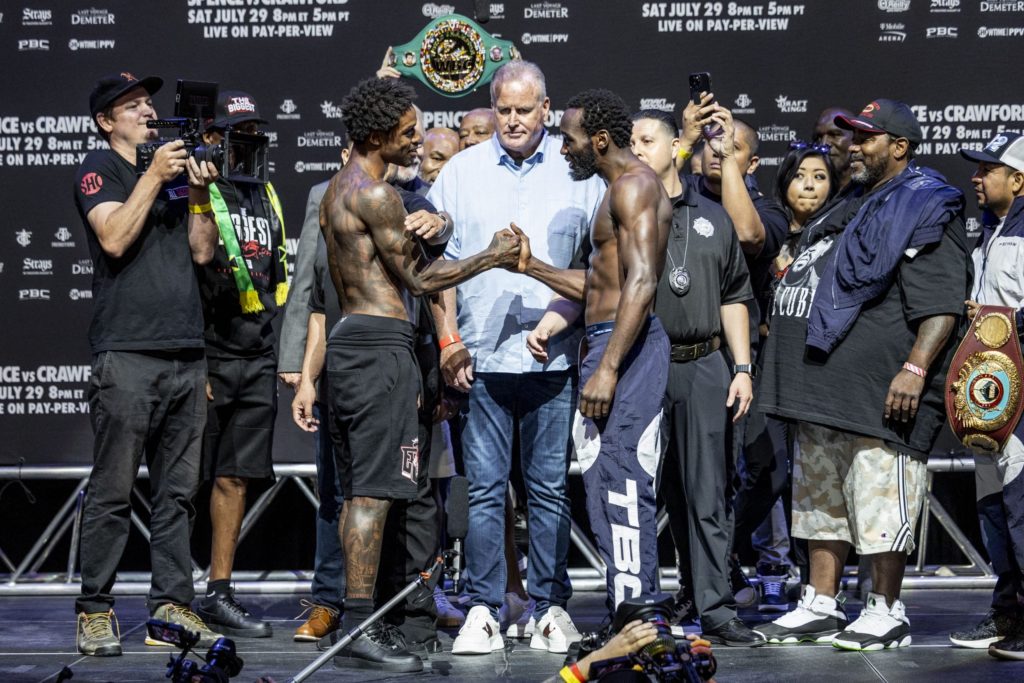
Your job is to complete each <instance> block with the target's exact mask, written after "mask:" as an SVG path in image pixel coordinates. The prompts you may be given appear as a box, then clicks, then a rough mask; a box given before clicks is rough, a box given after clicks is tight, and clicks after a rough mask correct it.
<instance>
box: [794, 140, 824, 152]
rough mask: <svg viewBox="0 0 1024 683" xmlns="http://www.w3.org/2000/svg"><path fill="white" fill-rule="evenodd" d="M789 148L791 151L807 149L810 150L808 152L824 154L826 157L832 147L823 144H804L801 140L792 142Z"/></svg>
mask: <svg viewBox="0 0 1024 683" xmlns="http://www.w3.org/2000/svg"><path fill="white" fill-rule="evenodd" d="M789 148H790V149H791V150H799V149H808V148H810V150H811V151H812V152H817V153H818V154H825V155H828V153H829V152H831V151H832V146H831V145H824V144H816V143H811V142H804V141H803V140H794V141H793V142H791V143H789Z"/></svg>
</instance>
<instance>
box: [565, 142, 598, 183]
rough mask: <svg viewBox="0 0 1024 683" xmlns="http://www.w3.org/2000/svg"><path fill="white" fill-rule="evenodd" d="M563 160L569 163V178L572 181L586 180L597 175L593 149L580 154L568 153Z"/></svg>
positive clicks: (595, 155) (595, 157)
mask: <svg viewBox="0 0 1024 683" xmlns="http://www.w3.org/2000/svg"><path fill="white" fill-rule="evenodd" d="M565 158H566V160H568V162H569V177H570V178H572V179H573V180H577V181H579V180H586V179H587V178H592V177H593V176H594V175H595V174H596V173H597V154H595V153H594V148H593V147H590V148H588V149H587V150H586V151H585V152H581V153H580V154H573V153H571V152H570V153H569V154H566V155H565Z"/></svg>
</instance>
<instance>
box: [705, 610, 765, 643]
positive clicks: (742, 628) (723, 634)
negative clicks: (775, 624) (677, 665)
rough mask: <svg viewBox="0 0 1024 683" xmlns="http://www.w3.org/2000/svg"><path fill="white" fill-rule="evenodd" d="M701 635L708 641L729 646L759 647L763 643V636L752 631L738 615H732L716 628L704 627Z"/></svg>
mask: <svg viewBox="0 0 1024 683" xmlns="http://www.w3.org/2000/svg"><path fill="white" fill-rule="evenodd" d="M701 637H702V638H704V640H706V641H708V642H710V643H716V644H720V645H728V646H729V647H759V646H761V645H764V644H765V638H764V636H762V635H761V634H760V633H758V632H757V631H752V630H751V629H750V627H749V626H747V625H746V624H744V623H743V622H742V621H740V620H739V618H738V617H733V618H732V619H730V620H729V621H727V622H725V623H724V624H722V625H721V626H718V627H716V628H709V629H704V632H703V633H701Z"/></svg>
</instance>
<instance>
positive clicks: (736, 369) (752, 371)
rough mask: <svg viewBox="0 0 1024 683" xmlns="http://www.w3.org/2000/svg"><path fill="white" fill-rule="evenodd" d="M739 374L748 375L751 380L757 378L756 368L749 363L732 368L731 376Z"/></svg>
mask: <svg viewBox="0 0 1024 683" xmlns="http://www.w3.org/2000/svg"><path fill="white" fill-rule="evenodd" d="M740 372H745V373H747V374H748V375H750V376H751V377H752V378H753V377H757V366H756V365H752V364H750V363H745V364H743V365H734V366H732V374H733V375H736V374H738V373H740Z"/></svg>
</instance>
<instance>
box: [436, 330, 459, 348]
mask: <svg viewBox="0 0 1024 683" xmlns="http://www.w3.org/2000/svg"><path fill="white" fill-rule="evenodd" d="M461 343H462V337H460V336H459V335H457V334H449V335H448V336H447V337H443V338H442V339H441V341H439V342H438V343H437V345H438V346H439V347H440V348H441V350H442V351H444V349H445V347H446V346H451V345H452V344H461Z"/></svg>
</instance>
